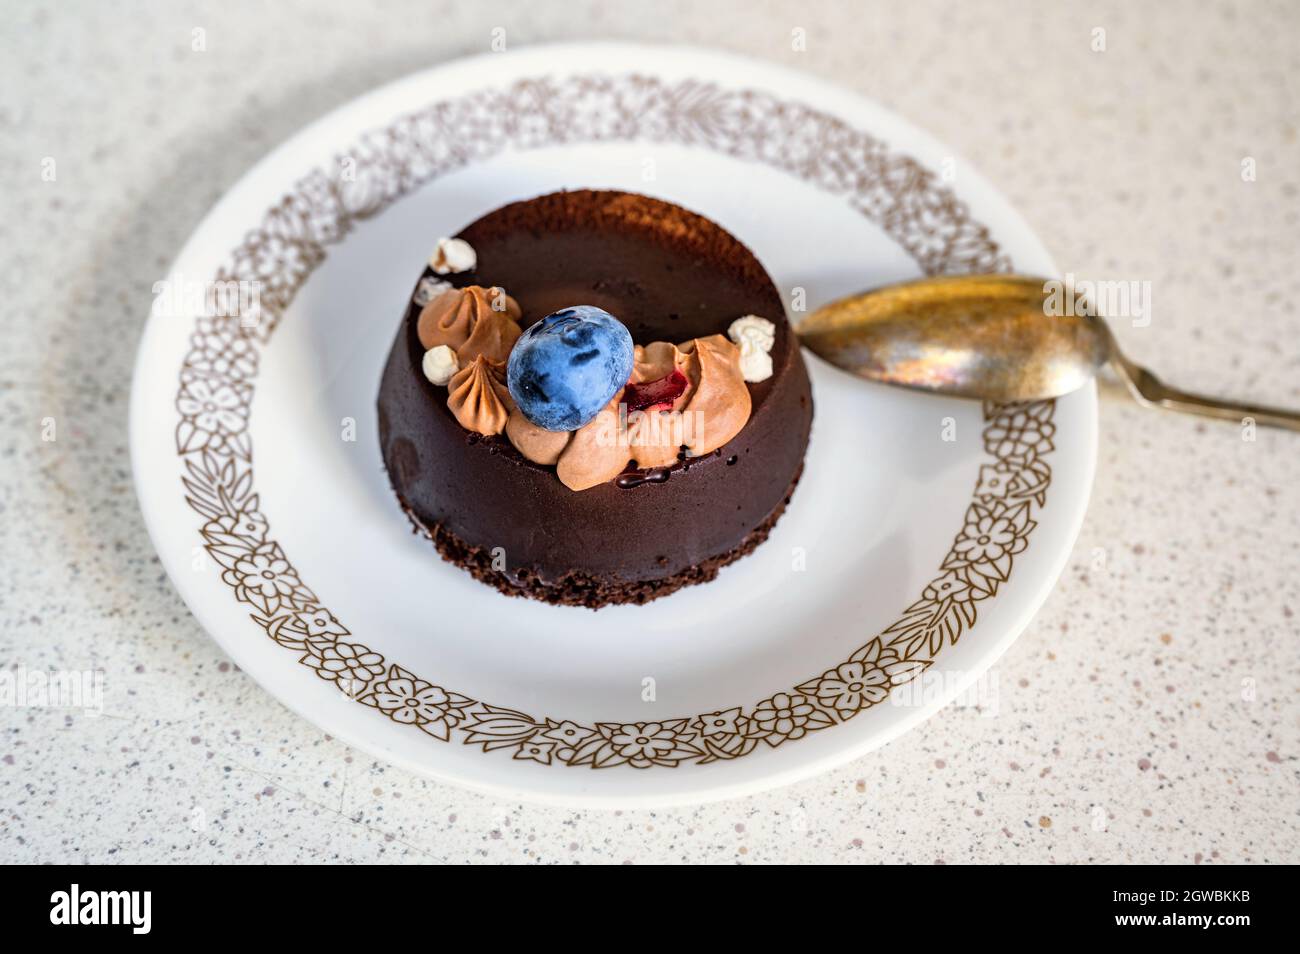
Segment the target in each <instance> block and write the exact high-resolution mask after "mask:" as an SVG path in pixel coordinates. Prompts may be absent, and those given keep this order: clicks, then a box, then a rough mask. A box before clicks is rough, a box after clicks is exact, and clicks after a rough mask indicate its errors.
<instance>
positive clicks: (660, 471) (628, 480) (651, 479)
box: [614, 467, 672, 490]
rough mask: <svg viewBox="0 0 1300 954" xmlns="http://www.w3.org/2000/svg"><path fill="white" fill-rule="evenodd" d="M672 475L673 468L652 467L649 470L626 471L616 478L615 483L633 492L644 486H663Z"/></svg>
mask: <svg viewBox="0 0 1300 954" xmlns="http://www.w3.org/2000/svg"><path fill="white" fill-rule="evenodd" d="M671 474H672V468H671V467H651V468H650V469H649V470H625V471H624V472H623V473H621V474H619V475H618V476H617V477H615V478H614V483H615V484H616V485H617V486H618V487H620V488H622V489H623V490H631V489H632V488H633V487H640V486H641V485H642V484H662V483H666V482H667V481H668V478H669V476H670V475H671Z"/></svg>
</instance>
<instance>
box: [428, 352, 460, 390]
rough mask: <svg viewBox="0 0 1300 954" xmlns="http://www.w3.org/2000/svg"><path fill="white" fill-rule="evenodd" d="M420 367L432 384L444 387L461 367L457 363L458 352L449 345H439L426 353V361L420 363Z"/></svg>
mask: <svg viewBox="0 0 1300 954" xmlns="http://www.w3.org/2000/svg"><path fill="white" fill-rule="evenodd" d="M420 367H421V368H422V369H423V371H424V376H425V377H426V378H428V379H429V381H430V383H432V384H436V385H438V387H444V386H446V384H447V382H448V381H450V380H451V378H452V375H454V374H455V373H456V372H457V371H458V370H459V368H460V365H459V363H458V362H457V361H456V352H454V351H452V350H451V348H450V347H448V346H447V345H438V346H437V347H436V348H430V349H429V350H428V351H426V352H425V353H424V360H423V361H422V362H420Z"/></svg>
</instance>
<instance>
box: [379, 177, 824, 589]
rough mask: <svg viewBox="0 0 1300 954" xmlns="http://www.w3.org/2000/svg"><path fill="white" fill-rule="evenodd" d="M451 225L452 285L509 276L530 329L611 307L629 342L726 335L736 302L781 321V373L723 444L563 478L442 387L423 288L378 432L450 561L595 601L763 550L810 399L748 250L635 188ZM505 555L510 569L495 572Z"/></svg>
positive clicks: (401, 342)
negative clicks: (456, 264)
mask: <svg viewBox="0 0 1300 954" xmlns="http://www.w3.org/2000/svg"><path fill="white" fill-rule="evenodd" d="M457 238H460V239H463V240H464V241H465V242H467V243H468V244H469V245H470V246H471V247H472V248H473V249H474V251H475V253H476V255H477V263H476V265H475V267H474V268H473V269H472V270H471V271H467V272H460V273H455V274H450V275H439V276H435V275H434V274H433V272H432V270H431V269H426V270H425V272H424V275H423V276H422V277H423V278H434V277H437V278H439V279H440V280H443V281H446V282H448V283H450V284H451V285H452V286H454V287H456V288H464V287H467V286H470V285H479V286H483V287H491V286H500V287H502V288H504V289H505V291H506V292H507V293H509V294H510V295H511V296H512V297H513V298H514V299H515V300H516V302H517V303H518V305H519V307H520V309H521V311H522V317H521V321H520V324H521V325H522V326H523V327H525V328H526V327H528V326H529V325H531V324H532V323H533V322H535V321H539V320H540V319H541V318H543V317H544V316H545V315H547V314H549V313H551V312H553V311H555V310H557V309H559V308H563V307H568V306H571V305H577V304H590V305H595V306H597V307H600V308H604V309H605V310H606V311H608V312H610V313H611V314H613V315H615V316H616V317H617V318H618V319H619V320H620V321H622V322H623V323H624V324H625V325H626V326H627V328H628V330H629V331H630V332H631V334H632V339H633V341H635V342H637V343H639V344H648V343H650V342H652V341H674V342H680V341H687V340H690V339H692V338H699V337H706V336H708V335H714V334H726V332H727V329H728V327H729V326H730V324H731V322H733V321H734V320H735V319H737V318H739V317H741V316H742V315H748V314H752V315H760V316H763V317H765V318H767V319H769V320H770V321H772V322H773V323H774V326H775V331H774V341H773V344H772V349H771V352H770V355H771V359H772V375H771V377H769V378H767V379H766V380H763V381H760V382H755V383H750V384H747V388H748V389H749V394H750V400H751V404H752V410H751V413H750V416H749V420H748V422H747V423H746V424H745V426H744V427H743V428H742V429H741V430H740V432H739V433H738V434H736V435H735V436H734V437H733V438H732V439H731V440H730V441H728V442H727V443H726V444H724V445H723V446H722V447H720V448H718V449H717V450H715V451H713V452H712V453H708V454H702V455H700V456H698V457H686V456H685V455H684V454H683V455H680V456H679V459H678V462H677V463H675V464H673V465H671V466H669V467H665V468H655V469H654V470H641V469H638V467H637V464H636V462H635V461H634V460H631V461H629V464H628V465H627V469H626V470H625V471H624V473H623V474H621V475H619V477H618V478H616V479H614V480H610V481H608V482H606V483H603V484H598V485H596V486H594V487H591V488H588V489H586V490H582V491H574V490H570V489H569V488H568V487H567V486H565V485H564V484H563V483H562V482H561V481H560V479H559V477H558V476H557V475H556V470H555V467H553V466H544V465H541V464H537V463H534V462H532V461H529V460H528V459H526V458H525V457H524V456H523V455H522V454H520V453H519V451H518V450H517V449H516V448H515V447H514V446H513V444H512V443H511V442H510V441H509V439H508V438H507V437H506V436H505V435H502V434H498V435H494V436H490V437H486V436H482V435H479V434H476V433H471V432H469V431H466V430H465V428H464V427H462V426H461V424H460V423H459V421H458V420H457V419H456V417H455V416H454V415H453V414H452V413H451V411H450V409H449V408H448V406H447V389H446V388H445V387H440V386H436V385H434V384H431V383H430V382H429V381H428V380H427V379H426V378H425V376H424V373H423V371H422V368H421V362H422V359H423V357H424V348H423V347H422V345H421V343H420V340H419V334H418V318H419V314H420V310H421V307H420V305H419V304H418V303H417V302H415V301H414V300H412V301H411V302H410V304H408V306H407V308H406V312H405V315H404V316H403V319H402V325H401V327H400V328H399V330H398V333H397V336H396V339H395V340H394V342H393V349H392V351H391V353H390V355H389V360H388V364H387V365H386V367H385V369H384V375H383V379H382V381H381V383H380V392H379V401H378V419H379V442H380V447H381V451H382V453H383V457H384V465H385V467H386V468H387V471H388V477H389V480H390V481H391V482H392V485H393V490H394V492H395V493H396V496H397V497H398V499H399V500H400V502H401V505H402V507H403V509H404V510H406V511H407V513H408V514H409V515H410V516H411V518H412V519H413V521H414V522H415V523H416V525H417V527H419V528H420V529H421V530H423V531H424V532H425V533H426V534H427V535H428V536H429V537H431V538H432V539H433V541H434V543H435V544H436V545H437V547H438V549H439V551H440V552H441V553H442V554H443V556H445V557H446V558H447V559H448V560H450V561H451V562H452V563H455V564H456V565H458V566H461V567H463V568H465V569H466V570H468V571H470V572H471V573H472V574H473V575H474V576H475V577H477V578H478V579H480V580H482V581H484V582H486V583H488V584H490V585H492V586H495V587H496V588H497V589H499V590H501V591H502V592H503V593H508V594H511V595H516V596H528V597H533V598H536V599H540V600H544V601H546V602H550V603H559V604H566V605H579V606H589V607H593V608H595V607H599V606H602V605H605V604H608V603H645V602H648V601H649V600H651V599H655V598H657V597H659V596H663V595H665V594H667V593H671V592H673V591H675V590H677V589H680V588H681V587H682V586H686V585H688V584H691V583H701V582H705V581H707V580H711V579H713V578H714V577H715V576H716V575H717V571H718V569H719V568H720V567H722V566H725V565H726V564H728V563H731V562H733V561H734V560H737V559H739V558H740V557H741V556H744V555H745V554H746V553H749V552H750V551H751V550H753V549H754V548H755V547H756V546H758V544H759V543H761V542H762V540H763V539H764V538H765V537H766V536H767V531H768V530H770V528H771V525H772V524H773V523H775V521H776V518H777V516H779V515H780V512H781V511H782V510H783V509H784V506H785V502H786V501H787V500H788V499H789V496H790V492H791V490H792V489H793V487H794V480H795V477H796V475H797V474H798V473H799V471H800V470H801V468H802V465H803V457H804V452H805V450H806V449H807V446H808V437H809V431H810V428H811V424H812V415H813V406H812V394H811V388H810V385H809V381H808V374H807V370H806V368H805V366H804V363H803V357H802V355H801V354H800V351H799V342H798V339H797V337H796V336H795V334H794V331H793V329H792V328H791V327H790V325H789V322H788V321H787V320H786V316H785V308H784V304H783V302H782V299H781V294H780V292H779V291H778V289H777V287H776V285H775V284H774V283H773V282H772V279H771V277H770V276H769V275H768V274H767V272H766V270H765V269H764V268H763V266H762V264H761V263H760V262H759V261H758V259H757V258H756V257H755V256H754V254H753V253H752V252H751V251H750V250H749V249H747V248H746V247H745V246H744V245H742V244H741V243H740V242H739V241H738V240H737V239H736V238H735V237H734V236H732V235H730V234H729V233H728V232H726V231H725V230H723V229H722V228H721V227H720V226H718V225H717V224H716V223H714V222H711V221H709V220H708V219H706V218H704V217H703V216H700V215H697V214H695V213H692V212H689V211H687V210H685V209H683V208H681V207H679V206H676V205H673V204H672V203H668V202H664V201H662V200H659V199H653V198H650V197H648V196H641V195H633V194H630V193H624V192H595V191H587V190H581V191H576V192H561V193H552V194H550V195H544V196H539V197H537V198H534V199H527V200H524V201H522V202H515V203H512V204H510V205H507V206H504V207H502V208H500V209H497V210H495V211H493V212H489V213H488V214H487V215H485V216H483V217H482V218H480V219H478V220H477V221H475V222H473V223H471V224H470V225H468V226H466V228H465V229H464V230H462V231H461V232H460V233H459V235H458V236H457ZM494 555H495V557H496V558H497V563H498V566H500V563H501V560H502V559H504V561H505V562H506V564H507V567H508V577H507V576H504V575H503V574H502V573H500V572H498V571H495V570H493V569H492V559H493V556H494Z"/></svg>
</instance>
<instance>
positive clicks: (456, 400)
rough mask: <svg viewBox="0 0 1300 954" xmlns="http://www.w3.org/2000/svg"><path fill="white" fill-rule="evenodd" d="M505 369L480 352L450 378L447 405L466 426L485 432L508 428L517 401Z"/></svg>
mask: <svg viewBox="0 0 1300 954" xmlns="http://www.w3.org/2000/svg"><path fill="white" fill-rule="evenodd" d="M504 370H505V369H504V368H503V366H502V365H501V364H500V363H498V362H494V361H491V360H489V359H488V358H486V357H484V356H483V355H479V356H478V357H476V358H475V359H474V360H473V362H472V363H470V364H469V365H467V366H465V367H463V368H461V369H460V370H459V371H457V372H456V373H455V374H454V375H453V376H452V378H451V380H450V382H448V390H447V407H449V408H450V409H451V413H452V414H453V415H455V417H456V420H457V421H459V422H460V426H461V427H463V428H465V430H467V431H473V432H474V433H476V434H484V435H489V434H500V433H501V432H502V431H504V430H505V428H506V420H507V419H508V418H509V416H510V409H511V408H512V407H513V406H514V402H513V401H512V400H511V399H510V391H509V389H507V388H506V384H505V375H504Z"/></svg>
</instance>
